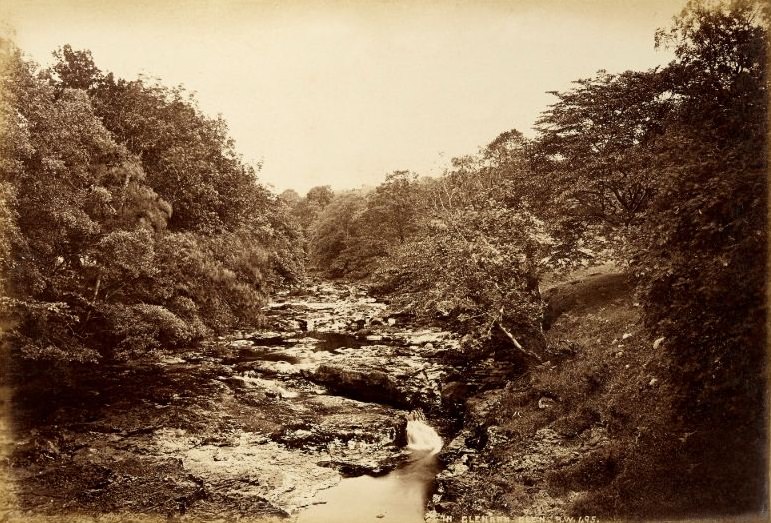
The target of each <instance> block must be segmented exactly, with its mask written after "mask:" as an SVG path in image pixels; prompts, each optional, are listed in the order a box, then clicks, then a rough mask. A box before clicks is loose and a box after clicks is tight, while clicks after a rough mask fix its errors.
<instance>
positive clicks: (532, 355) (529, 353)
mask: <svg viewBox="0 0 771 523" xmlns="http://www.w3.org/2000/svg"><path fill="white" fill-rule="evenodd" d="M495 325H496V327H498V328H499V329H500V331H501V332H502V333H503V334H504V336H506V338H508V340H509V341H510V342H511V344H512V345H513V346H514V348H515V349H517V350H518V351H519V352H521V353H522V354H524V355H525V356H526V357H527V358H529V359H531V360H535V361H537V362H538V363H541V362H543V360H542V359H541V357H540V356H539V355H538V354H536V353H535V352H532V351H529V350H527V349H526V348H524V347H523V346H522V344H520V343H519V342H518V341H517V338H515V337H514V335H513V334H511V333H510V332H509V331H508V330H507V329H506V327H504V326H503V324H502V323H501V322H500V321H496V322H495Z"/></svg>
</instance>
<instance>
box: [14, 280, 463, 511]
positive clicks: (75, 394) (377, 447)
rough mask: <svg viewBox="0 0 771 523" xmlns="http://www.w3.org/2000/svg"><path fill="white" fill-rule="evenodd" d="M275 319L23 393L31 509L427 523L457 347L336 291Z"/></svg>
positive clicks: (280, 310)
mask: <svg viewBox="0 0 771 523" xmlns="http://www.w3.org/2000/svg"><path fill="white" fill-rule="evenodd" d="M265 315H266V320H265V325H264V326H263V327H262V328H261V329H259V330H244V331H238V332H232V333H230V334H229V335H227V336H223V337H220V338H218V339H213V340H209V341H208V342H206V343H205V344H204V345H203V346H202V347H198V348H195V349H191V350H189V351H183V352H182V353H175V354H168V355H166V356H164V357H163V358H161V359H160V361H158V360H155V361H147V362H142V361H135V362H128V363H125V364H120V365H117V364H116V365H115V366H114V368H100V369H99V372H94V369H83V370H82V372H80V373H78V372H77V371H73V372H74V373H73V375H72V376H69V378H68V379H69V380H70V382H71V383H73V384H75V383H76V384H77V385H76V386H75V385H72V386H71V387H65V388H63V389H57V390H55V391H53V390H47V389H46V386H47V385H46V384H47V382H46V381H45V375H44V374H40V375H38V376H36V375H34V372H32V374H30V375H28V376H25V377H24V378H23V379H20V380H19V382H18V383H16V384H15V396H14V401H13V402H12V408H13V419H14V421H15V427H14V432H15V438H16V445H15V450H14V452H13V454H12V456H11V458H10V459H9V463H8V464H9V465H10V467H11V472H12V475H13V477H14V495H15V498H16V500H17V503H18V505H19V507H20V510H22V511H24V512H25V513H26V514H38V513H42V514H59V515H60V514H68V515H70V514H75V513H89V514H93V513H115V514H162V515H164V516H167V517H168V516H170V515H177V516H180V517H183V518H191V519H210V518H226V519H238V518H243V517H254V516H257V517H262V516H272V517H278V518H287V519H289V520H290V521H298V522H304V523H310V522H319V523H320V522H324V521H329V522H331V521H335V522H346V521H351V522H354V521H356V522H358V521H392V522H397V521H399V522H410V521H416V522H417V521H423V518H424V511H425V509H426V506H427V504H428V505H430V503H431V500H430V494H431V492H432V489H433V483H434V477H435V476H436V474H437V472H438V471H439V468H440V467H439V463H438V459H437V453H438V452H439V451H440V449H441V448H442V445H443V437H442V435H440V434H441V433H443V431H444V433H443V435H444V438H445V439H446V438H447V437H449V436H450V434H449V433H448V432H447V431H448V429H447V427H448V423H447V420H446V419H445V418H446V416H445V414H444V413H443V410H442V397H441V393H440V391H441V383H442V381H443V379H444V378H445V376H446V375H447V374H448V372H450V369H449V368H448V367H447V366H446V364H445V363H444V361H446V358H444V357H443V356H444V355H445V354H446V353H447V351H451V350H453V349H454V348H456V347H457V344H458V340H457V339H456V337H454V336H453V335H451V334H450V333H448V332H445V331H441V330H438V329H416V328H415V327H413V326H411V325H410V324H409V323H408V322H407V320H406V319H405V318H404V315H401V314H398V313H389V312H388V311H387V306H386V304H384V303H380V302H378V301H377V300H375V299H374V298H371V297H369V296H368V295H367V293H366V292H365V291H364V290H363V289H362V288H358V287H355V286H349V285H342V284H333V283H327V282H323V283H317V284H314V285H311V286H309V288H306V289H304V290H303V291H302V292H300V293H283V294H281V295H279V296H277V298H276V299H275V301H274V302H272V303H270V304H269V305H268V306H267V307H266V309H265ZM30 372H31V371H30ZM19 374H20V375H22V374H24V373H23V372H22V371H19Z"/></svg>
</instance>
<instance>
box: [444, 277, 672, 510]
mask: <svg viewBox="0 0 771 523" xmlns="http://www.w3.org/2000/svg"><path fill="white" fill-rule="evenodd" d="M545 298H546V300H547V302H548V303H549V309H548V312H547V322H548V324H549V327H550V328H549V329H548V331H547V338H548V340H549V342H550V344H552V345H553V346H559V347H561V348H562V349H563V354H565V357H564V359H562V361H555V362H545V363H543V364H541V365H538V366H537V367H534V368H532V369H530V370H529V371H528V372H526V373H525V374H522V375H520V376H519V377H517V378H515V379H507V380H503V381H502V382H501V383H500V386H499V387H498V388H494V389H490V390H486V391H482V392H480V393H477V394H475V395H473V396H472V397H470V398H468V399H467V400H466V401H465V404H464V425H463V428H462V430H461V431H460V432H459V433H458V435H457V436H456V437H455V439H454V440H453V441H452V442H450V443H449V444H448V445H447V446H446V447H445V449H444V450H443V452H442V455H441V459H442V460H443V461H444V462H445V463H446V467H445V470H443V471H442V472H440V473H439V476H438V478H437V479H438V490H437V494H436V496H435V498H436V507H435V508H436V510H437V511H438V512H440V513H442V514H444V515H453V516H461V515H464V514H465V515H469V514H474V515H484V514H487V515H507V516H563V515H566V514H567V515H576V516H587V515H596V513H594V512H592V511H593V510H594V509H593V508H592V504H591V503H592V500H593V499H594V498H593V496H595V494H596V493H597V492H601V491H602V490H603V489H604V488H605V487H607V486H608V485H610V484H611V483H612V482H613V481H615V480H618V479H619V478H620V476H621V475H623V474H624V473H625V471H624V470H623V461H624V458H625V456H626V453H627V452H629V451H630V449H631V446H632V445H633V442H634V440H635V439H636V438H639V437H640V434H643V433H645V432H646V431H647V430H651V427H650V426H646V424H647V423H648V422H650V421H651V420H655V419H665V417H666V416H665V412H663V410H662V409H664V408H666V402H659V401H658V400H657V398H659V397H662V395H666V391H663V390H661V384H662V382H661V380H660V379H659V378H658V377H657V375H658V374H659V371H660V370H661V369H660V368H659V367H658V366H657V365H658V364H657V363H656V361H657V360H656V354H655V351H654V350H653V345H654V342H653V340H650V339H647V338H646V337H645V336H644V335H643V334H642V329H641V327H640V325H639V320H640V314H639V307H638V305H637V304H636V303H635V302H634V298H633V292H632V287H631V285H630V283H629V282H628V280H627V278H626V276H625V275H623V274H619V273H604V272H603V273H596V274H590V275H587V276H585V277H583V278H580V279H576V280H573V281H570V282H567V283H562V284H559V285H556V286H554V287H553V288H551V289H548V290H547V291H546V292H545ZM660 343H661V341H659V342H658V343H657V344H656V346H657V347H658V345H660ZM657 409H658V412H657ZM626 473H628V471H627V472H626ZM587 511H588V512H587Z"/></svg>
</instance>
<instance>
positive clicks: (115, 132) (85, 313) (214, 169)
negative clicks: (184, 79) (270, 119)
mask: <svg viewBox="0 0 771 523" xmlns="http://www.w3.org/2000/svg"><path fill="white" fill-rule="evenodd" d="M60 56H61V58H62V60H63V62H60V63H59V64H57V65H56V66H54V67H55V70H54V72H51V71H48V72H43V73H41V72H38V71H37V69H36V67H35V66H34V65H32V64H30V63H28V62H25V61H24V60H23V59H22V57H21V55H20V53H19V52H18V51H17V50H16V49H14V48H12V47H8V48H4V49H3V61H4V63H5V64H6V67H5V68H4V70H3V74H2V77H1V78H0V82H1V83H2V85H1V86H0V87H2V89H0V92H2V93H3V96H4V100H3V101H4V102H5V103H4V104H3V105H2V108H0V110H2V111H3V113H4V114H3V116H4V118H3V128H2V132H3V138H4V139H3V141H2V144H3V145H2V147H3V153H4V154H3V157H2V161H1V162H0V195H1V196H2V198H1V199H0V202H1V203H2V206H0V210H1V211H2V214H3V218H6V219H7V220H8V221H9V222H10V223H9V226H8V228H7V230H8V231H9V233H8V234H6V235H5V236H4V237H3V243H2V244H0V246H2V247H3V248H4V249H5V252H7V253H8V256H3V259H2V264H3V267H2V269H3V270H2V274H3V275H4V276H5V277H6V278H7V282H6V288H7V289H10V297H9V298H5V299H4V300H3V309H4V312H5V313H6V314H7V315H10V318H9V319H13V320H15V321H16V328H15V329H14V330H13V332H12V333H11V334H12V336H13V339H14V340H15V342H14V346H15V347H17V348H18V349H19V350H20V352H21V353H22V354H23V355H24V356H26V357H29V358H39V359H59V360H66V361H73V360H74V361H95V360H98V359H99V358H102V357H105V356H106V357H115V358H130V357H140V356H146V355H148V354H152V353H157V352H158V351H164V350H173V349H174V348H175V347H180V346H189V344H190V343H191V342H195V341H197V340H199V339H201V338H202V337H203V336H206V335H208V334H210V333H212V332H218V331H222V330H224V329H227V328H230V327H232V326H234V325H238V324H252V325H254V324H255V323H257V322H259V308H260V306H261V305H262V304H263V303H264V301H265V299H266V296H267V295H268V293H269V292H270V291H271V289H273V288H275V287H276V286H278V285H281V284H284V283H286V282H290V281H294V280H295V279H296V278H297V277H298V276H299V275H300V274H301V272H302V263H303V260H302V255H301V251H300V247H299V238H300V232H299V230H298V229H297V228H296V226H295V225H294V224H293V222H292V221H291V219H290V218H289V214H288V211H287V209H286V207H285V206H284V205H283V204H281V203H280V202H279V201H278V199H277V198H276V197H274V196H272V195H271V194H270V193H269V192H268V191H267V190H266V189H264V188H263V187H261V186H260V185H259V184H257V183H256V180H255V176H254V170H253V169H251V168H249V167H247V166H245V165H243V164H242V163H241V162H240V160H239V158H238V157H237V155H236V154H235V153H234V151H233V149H232V142H231V141H230V140H229V138H227V136H226V134H225V128H224V126H223V125H222V123H221V121H219V120H210V119H207V118H206V117H205V116H203V115H202V114H200V112H199V111H198V109H197V107H196V106H195V105H194V103H193V102H192V101H186V100H184V99H183V98H182V95H181V91H169V90H166V89H164V88H161V87H158V86H151V87H147V86H145V85H144V84H143V83H142V82H125V81H123V80H114V79H113V78H112V77H111V76H110V75H108V76H107V77H104V78H101V77H100V74H99V73H95V72H94V71H95V69H93V68H89V67H81V65H82V62H88V61H89V60H90V54H89V53H87V52H74V51H72V50H71V49H69V48H64V49H63V50H62V51H61V53H60ZM83 71H86V72H88V71H91V72H92V73H93V75H92V76H93V77H94V78H98V80H96V81H95V82H91V83H90V84H89V86H88V87H89V90H88V91H86V90H84V89H82V88H80V87H84V85H85V84H84V83H78V82H77V81H76V80H77V78H79V77H80V76H79V75H80V74H81V73H82V72H83ZM89 74H90V73H89ZM68 75H69V76H68ZM73 78H75V80H73ZM72 85H75V86H77V87H78V88H73V87H71V86H72ZM124 102H126V105H125V106H122V105H121V104H123V103H124ZM151 123H152V124H158V128H156V129H151V128H150V127H149V125H150V124H151ZM159 130H162V131H163V134H164V136H160V137H159V136H157V134H158V132H159ZM171 175H174V178H173V180H174V183H171V180H170V176H171ZM199 197H200V201H196V199H197V198H199ZM193 201H195V205H193V206H191V207H188V208H185V203H186V202H193ZM175 216H176V220H175Z"/></svg>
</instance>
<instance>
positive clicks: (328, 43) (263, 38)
mask: <svg viewBox="0 0 771 523" xmlns="http://www.w3.org/2000/svg"><path fill="white" fill-rule="evenodd" d="M684 3H685V1H684V0H628V1H622V0H575V1H572V0H540V1H529V0H525V1H510V2H490V1H488V2H463V1H457V0H456V1H446V2H439V1H434V2H420V1H415V2H406V1H401V0H395V1H377V2H376V1H360V2H356V1H353V0H350V1H330V2H307V1H306V2H298V1H294V2H291V1H290V2H260V1H235V0H233V1H226V0H219V1H206V0H188V1H182V0H179V1H152V2H147V1H144V2H142V1H140V2H137V1H134V2H130V1H117V0H116V1H105V0H101V1H85V0H79V1H76V0H50V1H40V0H10V1H8V0H6V1H5V2H4V3H3V4H2V6H0V17H2V19H3V20H4V21H6V23H7V24H10V26H11V27H12V28H13V31H14V32H15V40H16V43H17V45H18V46H19V47H20V48H21V49H22V50H23V51H24V52H25V53H27V54H28V56H29V57H31V58H32V59H34V60H35V61H37V62H38V63H41V64H43V65H47V64H50V62H51V51H53V50H54V49H55V48H57V47H59V46H61V45H63V44H66V43H69V44H71V45H72V46H73V47H74V48H76V49H83V48H87V49H90V50H91V51H92V53H93V56H94V60H95V61H96V63H97V65H98V66H99V67H100V68H101V69H102V70H104V71H112V72H114V73H115V74H116V75H118V76H121V77H123V78H127V79H134V78H136V77H137V75H139V74H146V75H150V76H155V77H159V78H160V79H161V80H162V81H163V83H164V84H166V85H177V84H183V85H184V86H185V87H186V88H188V89H189V90H192V91H195V92H197V94H198V98H199V100H200V104H201V107H202V109H203V110H204V111H205V112H206V113H207V114H210V115H216V114H222V115H223V116H224V118H225V119H226V120H227V122H228V124H229V126H230V130H231V134H232V136H233V137H234V138H235V140H236V146H237V149H238V151H239V152H240V153H241V154H243V156H244V158H245V159H246V160H247V161H249V162H254V163H256V162H262V163H263V167H262V170H261V173H260V178H261V179H262V181H263V182H265V183H268V184H270V185H272V186H273V187H274V188H275V189H276V190H279V191H281V190H284V189H286V188H294V189H296V190H297V191H298V192H300V193H301V194H304V193H305V191H307V190H308V189H309V188H310V187H312V186H314V185H323V184H330V185H332V186H333V187H334V188H335V189H346V188H352V187H358V186H360V185H362V184H366V185H377V184H378V183H380V182H381V181H382V180H383V178H384V176H385V174H386V173H388V172H391V171H393V170H396V169H410V170H413V171H416V172H418V173H419V174H421V175H438V174H440V173H441V172H442V170H443V169H444V167H446V166H447V165H448V163H449V160H450V158H452V157H454V156H459V155H463V154H472V153H474V152H476V151H477V149H478V147H479V146H482V145H484V144H486V143H489V142H490V141H492V139H493V138H495V137H496V136H497V135H498V134H500V133H501V132H503V131H506V130H508V129H511V128H516V129H519V130H520V131H522V132H524V133H525V134H528V135H532V131H531V128H532V125H533V123H534V122H535V120H536V118H537V116H538V114H539V113H540V112H541V111H542V110H543V109H545V108H546V106H547V105H548V104H549V103H551V102H552V101H553V97H552V96H551V95H548V94H546V91H550V90H562V89H565V88H567V87H569V86H570V82H571V81H572V80H576V79H578V78H583V77H587V76H591V75H593V74H594V73H595V72H596V71H597V70H598V69H607V70H608V71H610V72H621V71H623V70H626V69H647V68H649V67H653V66H656V65H659V64H664V63H666V62H668V61H669V60H670V59H671V55H670V54H669V53H668V52H664V51H655V50H654V48H653V35H654V31H655V30H656V28H657V27H662V26H667V25H668V24H669V22H670V21H671V18H672V16H673V15H675V14H676V13H677V12H679V11H680V9H682V6H683V4H684Z"/></svg>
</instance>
